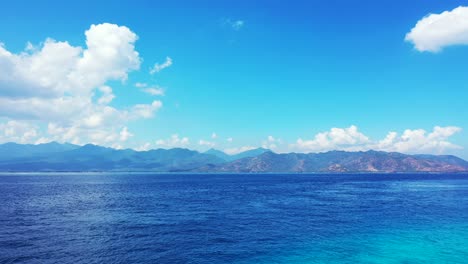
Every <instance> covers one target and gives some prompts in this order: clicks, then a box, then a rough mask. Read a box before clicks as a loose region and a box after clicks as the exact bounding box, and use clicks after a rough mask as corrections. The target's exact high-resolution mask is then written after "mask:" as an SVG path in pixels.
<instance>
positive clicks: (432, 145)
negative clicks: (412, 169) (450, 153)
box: [370, 126, 461, 154]
mask: <svg viewBox="0 0 468 264" xmlns="http://www.w3.org/2000/svg"><path fill="white" fill-rule="evenodd" d="M460 131H461V128H459V127H453V126H449V127H439V126H436V127H434V129H433V131H432V132H431V133H427V132H426V131H425V130H423V129H415V130H411V129H407V130H405V131H404V132H403V134H402V135H401V136H398V133H396V132H389V133H388V135H387V136H386V137H385V139H383V140H381V141H379V142H378V143H377V145H376V146H370V147H373V148H375V149H378V150H384V151H396V152H403V153H434V154H441V153H444V152H445V151H447V150H451V149H461V147H460V146H458V145H455V144H453V143H451V142H449V141H448V139H449V137H451V136H453V135H454V134H456V133H458V132H460Z"/></svg>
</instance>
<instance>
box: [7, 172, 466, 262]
mask: <svg viewBox="0 0 468 264" xmlns="http://www.w3.org/2000/svg"><path fill="white" fill-rule="evenodd" d="M467 259H468V175H144V174H134V175H126V174H61V175H55V174H54V175H46V174H42V175H0V263H23V262H24V263H467Z"/></svg>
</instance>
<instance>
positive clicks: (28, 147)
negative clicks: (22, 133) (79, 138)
mask: <svg viewBox="0 0 468 264" xmlns="http://www.w3.org/2000/svg"><path fill="white" fill-rule="evenodd" d="M79 147H80V146H77V145H73V144H68V143H65V144H60V143H57V142H50V143H44V144H38V145H32V144H17V143H5V144H2V145H0V160H8V159H15V158H22V157H23V158H24V157H37V156H44V155H49V154H53V153H59V152H64V151H68V150H73V149H76V148H79Z"/></svg>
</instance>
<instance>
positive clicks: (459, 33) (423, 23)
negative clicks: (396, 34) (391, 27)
mask: <svg viewBox="0 0 468 264" xmlns="http://www.w3.org/2000/svg"><path fill="white" fill-rule="evenodd" d="M405 40H406V41H409V42H411V43H413V44H414V47H415V48H416V49H417V50H418V51H421V52H423V51H429V52H437V51H440V50H441V49H443V48H444V47H447V46H452V45H468V7H465V6H460V7H457V8H455V9H453V10H452V11H445V12H442V13H440V14H429V15H427V16H425V17H424V18H422V19H421V20H419V21H418V22H417V24H416V26H415V27H414V28H413V29H411V31H410V32H409V33H408V34H406V37H405Z"/></svg>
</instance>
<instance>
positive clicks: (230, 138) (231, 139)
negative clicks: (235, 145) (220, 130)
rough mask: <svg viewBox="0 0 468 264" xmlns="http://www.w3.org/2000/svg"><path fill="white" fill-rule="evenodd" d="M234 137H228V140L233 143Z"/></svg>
mask: <svg viewBox="0 0 468 264" xmlns="http://www.w3.org/2000/svg"><path fill="white" fill-rule="evenodd" d="M233 140H234V139H233V138H232V137H229V138H227V139H226V141H227V142H229V143H231V142H232V141H233Z"/></svg>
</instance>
